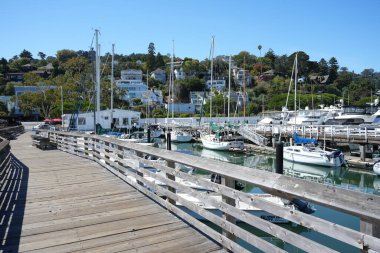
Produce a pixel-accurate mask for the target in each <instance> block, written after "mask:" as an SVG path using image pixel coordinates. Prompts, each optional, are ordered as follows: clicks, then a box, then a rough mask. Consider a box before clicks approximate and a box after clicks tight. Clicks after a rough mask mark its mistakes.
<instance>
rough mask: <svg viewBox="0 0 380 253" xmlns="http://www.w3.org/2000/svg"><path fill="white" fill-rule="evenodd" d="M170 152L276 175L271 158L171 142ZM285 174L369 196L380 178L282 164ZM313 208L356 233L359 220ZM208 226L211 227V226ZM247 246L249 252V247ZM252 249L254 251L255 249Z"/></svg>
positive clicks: (335, 244) (327, 241)
mask: <svg viewBox="0 0 380 253" xmlns="http://www.w3.org/2000/svg"><path fill="white" fill-rule="evenodd" d="M159 146H160V147H161V148H165V143H162V142H160V143H159ZM172 150H174V151H178V152H181V153H186V154H190V155H195V156H201V157H206V158H209V159H214V160H219V161H223V162H229V163H233V164H237V165H242V166H245V167H250V168H256V169H261V170H266V171H271V172H273V173H275V157H274V156H269V155H262V154H256V153H250V154H243V153H231V152H225V151H214V150H208V149H204V148H202V145H201V144H199V143H172ZM195 173H198V172H195ZM284 174H285V175H288V176H292V177H298V178H302V179H304V180H307V181H313V182H317V183H322V184H326V185H332V186H335V187H340V188H345V189H349V190H353V191H360V192H365V193H369V194H380V177H378V176H376V175H374V174H373V173H371V171H370V170H365V169H354V168H327V167H319V166H310V165H304V164H296V163H291V162H287V161H284ZM243 191H245V192H249V193H261V192H262V191H261V190H260V189H259V188H257V187H255V186H253V185H246V186H245V188H244V189H243ZM312 204H313V203H312ZM313 206H314V207H315V208H316V211H315V213H314V214H312V215H314V216H316V217H320V218H323V219H326V220H329V221H331V222H334V223H337V224H340V225H344V226H346V227H349V228H352V229H355V230H358V231H359V226H360V224H359V218H357V217H354V216H351V215H348V214H345V213H341V212H338V211H335V210H332V209H328V208H325V207H323V206H319V205H316V204H313ZM208 225H210V226H212V224H208ZM238 225H239V226H241V227H243V228H244V229H248V230H249V231H251V232H253V233H254V234H256V235H258V236H260V237H262V238H263V239H265V240H267V241H269V242H271V243H273V244H275V245H277V246H278V247H280V248H282V249H285V250H286V251H288V252H303V251H302V250H299V249H298V248H296V247H294V246H292V245H290V244H288V243H285V242H283V241H282V240H280V239H277V238H275V237H273V236H271V235H269V234H266V233H264V232H262V231H260V230H258V229H256V228H254V227H251V226H249V225H247V224H245V223H239V224H238ZM281 226H282V227H284V228H287V229H289V230H291V231H293V232H295V233H298V234H300V235H302V236H304V237H307V238H310V239H312V240H315V241H317V242H319V243H321V244H324V245H326V246H329V247H331V248H333V249H335V250H337V251H340V252H360V251H359V250H358V249H356V248H354V247H352V246H349V245H347V244H344V243H342V242H340V241H337V240H334V239H332V238H331V237H327V236H325V235H322V234H320V233H317V232H315V231H312V230H310V229H307V228H305V227H303V226H300V225H296V224H293V223H289V224H281ZM216 229H217V228H216ZM241 244H242V245H244V242H241ZM247 247H248V249H250V248H249V246H247ZM251 250H254V251H255V252H257V249H251Z"/></svg>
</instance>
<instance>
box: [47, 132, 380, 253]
mask: <svg viewBox="0 0 380 253" xmlns="http://www.w3.org/2000/svg"><path fill="white" fill-rule="evenodd" d="M49 135H50V139H51V141H55V142H56V143H57V144H58V148H59V149H60V150H62V151H65V152H69V153H71V154H74V155H78V156H81V157H84V158H86V159H91V160H94V161H96V162H98V163H99V164H101V165H103V166H104V167H106V168H107V169H108V170H110V171H111V172H112V173H114V174H115V175H116V176H118V177H120V178H121V179H122V180H124V181H126V182H127V183H129V184H131V185H133V186H134V187H136V188H137V189H139V190H140V191H142V192H143V193H145V194H146V195H147V196H149V197H150V198H152V199H154V200H155V201H157V202H158V203H160V204H161V205H163V206H164V207H166V208H167V209H168V210H170V211H171V212H173V213H175V214H176V215H178V216H179V217H181V218H182V219H184V220H185V221H187V222H189V223H190V224H192V225H193V226H194V227H196V228H198V229H199V230H201V231H202V232H203V233H204V234H206V235H208V236H210V237H212V238H214V239H215V240H216V241H218V242H219V243H220V244H221V245H223V246H224V247H225V248H226V249H228V250H231V251H233V252H248V251H249V250H247V249H246V248H244V247H243V246H241V244H238V243H236V240H235V238H236V237H238V238H240V239H241V240H243V241H245V242H247V243H248V244H250V245H253V246H254V247H256V248H258V249H260V250H262V251H264V252H284V250H282V249H280V248H278V247H277V246H276V245H274V244H271V243H270V242H268V241H266V240H264V239H262V238H260V237H258V236H256V235H254V234H252V233H251V232H249V231H247V230H245V229H243V228H241V227H239V226H237V225H236V223H235V221H236V219H238V220H241V221H244V222H245V223H247V224H249V225H251V226H253V227H256V228H258V229H260V230H262V231H264V232H266V233H269V234H271V235H273V236H274V237H276V238H279V239H280V240H282V241H284V242H287V243H289V244H292V245H294V246H295V247H297V248H299V249H302V250H304V251H307V252H336V250H334V249H331V248H329V247H327V246H325V245H322V244H320V243H318V242H315V241H314V240H312V239H310V238H306V237H304V236H302V235H299V234H296V233H294V232H292V231H290V230H288V229H286V228H284V227H281V226H278V225H276V224H272V223H270V222H268V221H266V220H263V219H261V218H260V217H257V216H255V215H252V214H250V213H247V212H245V211H242V210H240V209H238V208H236V207H235V203H236V202H237V201H239V202H244V203H246V204H248V205H252V206H255V207H257V208H260V209H262V210H265V211H267V212H269V213H272V214H274V215H276V216H280V217H283V218H285V219H287V220H289V221H291V222H293V223H295V224H298V225H299V226H304V227H306V228H308V229H311V230H315V231H317V232H319V233H321V234H324V235H326V236H328V237H331V238H334V239H336V240H339V241H342V242H345V243H346V244H349V245H351V246H353V247H355V248H358V249H361V250H363V251H365V252H366V251H369V250H371V251H372V252H380V239H379V238H378V237H379V234H380V197H379V196H376V195H370V194H365V193H359V192H354V191H349V190H345V189H339V188H335V187H332V186H325V185H322V184H318V183H313V182H307V181H304V180H301V179H297V178H291V177H288V176H285V175H279V174H274V173H271V172H267V171H261V170H257V169H252V168H247V167H243V166H239V165H234V164H229V163H224V162H219V161H215V160H210V159H206V158H202V159H199V157H195V156H191V155H186V154H182V153H178V152H174V151H168V150H163V149H158V148H153V147H149V146H142V145H139V144H135V143H126V142H123V141H121V140H117V139H113V138H106V137H102V136H97V135H85V134H74V133H65V132H49ZM149 156H154V157H156V158H159V160H158V161H157V160H149V159H147V157H149ZM148 165H149V166H152V167H155V168H157V169H159V170H160V171H161V172H162V173H154V172H151V171H149V170H147V169H144V167H146V166H148ZM176 165H185V166H188V167H192V168H193V169H196V170H201V171H207V172H209V173H216V174H219V175H221V177H222V184H216V183H213V182H210V181H209V180H207V179H205V178H204V177H202V176H199V175H190V174H188V173H185V172H182V171H180V170H178V169H175V167H176ZM147 177H151V178H154V179H155V180H157V181H152V180H147ZM177 178H180V179H182V180H186V181H188V182H191V183H193V184H196V185H199V186H202V187H204V188H206V189H208V191H199V190H196V189H194V188H192V187H189V186H187V185H185V184H182V183H180V182H179V181H178V180H176V179H177ZM235 180H238V181H240V182H244V183H248V184H253V185H256V186H258V187H260V188H261V189H262V190H263V191H265V192H266V193H270V194H274V195H277V196H279V197H282V198H286V199H293V198H302V199H305V200H308V201H311V202H313V203H316V204H320V205H324V206H326V207H328V208H332V209H335V210H338V211H341V212H345V213H348V214H351V215H353V216H357V217H359V218H360V222H361V224H360V225H361V231H356V230H353V229H350V228H348V227H345V226H342V225H338V224H336V223H334V222H330V221H327V220H324V219H321V218H318V217H315V216H312V215H309V214H305V213H302V212H300V211H297V210H293V209H289V208H286V207H282V206H279V205H276V204H273V203H271V202H268V201H266V200H265V199H262V198H260V197H258V196H255V195H253V194H250V193H245V192H241V191H238V190H235V189H234V186H235ZM158 181H160V182H162V183H163V184H165V185H166V186H167V187H165V186H163V184H155V182H158ZM178 192H185V193H188V194H190V195H191V196H193V197H195V198H197V199H199V200H200V201H201V202H203V203H205V204H206V205H211V206H214V207H216V208H218V209H219V210H220V211H221V212H223V213H224V216H223V217H219V216H218V215H215V214H213V213H211V212H209V211H207V210H205V209H204V208H203V207H202V206H199V205H197V204H195V203H193V202H191V201H187V200H186V199H184V198H182V197H181V196H180V195H178V194H177V193H178ZM210 192H214V193H217V194H220V195H222V196H223V200H222V201H217V200H215V199H213V198H210ZM162 196H165V198H166V200H165V199H164V198H162ZM178 202H180V203H181V204H182V205H184V206H185V207H186V208H188V209H189V210H191V211H192V212H194V213H197V214H198V215H201V216H203V217H204V218H205V219H207V220H208V221H210V222H212V223H214V224H216V225H217V226H219V227H220V228H221V229H222V230H223V233H219V232H217V231H215V230H214V229H211V228H210V227H209V226H207V225H205V224H204V223H202V222H200V221H198V220H197V219H195V218H194V217H193V216H191V215H189V214H187V213H186V212H183V211H182V210H181V209H179V208H178V206H177V205H175V203H178Z"/></svg>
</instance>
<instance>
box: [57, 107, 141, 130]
mask: <svg viewBox="0 0 380 253" xmlns="http://www.w3.org/2000/svg"><path fill="white" fill-rule="evenodd" d="M70 118H71V114H66V115H64V116H63V124H64V128H65V129H67V128H68V127H69V124H70ZM97 122H99V123H100V125H101V126H102V127H103V128H107V129H111V123H113V126H114V127H116V128H126V129H130V128H132V127H133V126H135V127H140V112H136V111H130V110H121V109H114V110H113V119H112V120H111V110H103V111H100V119H99V120H97ZM76 125H77V130H78V131H93V130H94V112H86V113H79V115H78V118H77V120H76Z"/></svg>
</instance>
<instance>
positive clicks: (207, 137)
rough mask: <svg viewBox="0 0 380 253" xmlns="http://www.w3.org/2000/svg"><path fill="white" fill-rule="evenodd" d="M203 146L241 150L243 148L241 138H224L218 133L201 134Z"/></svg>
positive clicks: (214, 148) (213, 148) (215, 148)
mask: <svg viewBox="0 0 380 253" xmlns="http://www.w3.org/2000/svg"><path fill="white" fill-rule="evenodd" d="M201 141H202V145H203V147H204V148H208V149H212V150H225V151H241V150H244V149H245V146H244V142H243V141H241V140H236V139H235V140H224V139H223V138H222V137H221V136H220V135H219V134H218V133H216V134H204V135H201Z"/></svg>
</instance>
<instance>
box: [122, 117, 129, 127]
mask: <svg viewBox="0 0 380 253" xmlns="http://www.w3.org/2000/svg"><path fill="white" fill-rule="evenodd" d="M123 125H124V126H128V118H123Z"/></svg>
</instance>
